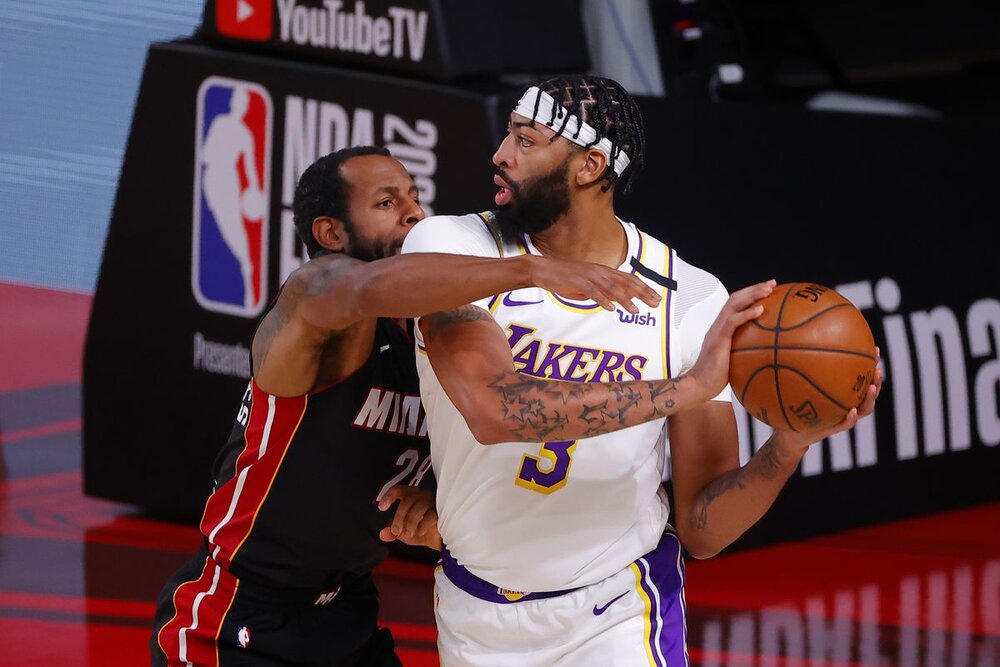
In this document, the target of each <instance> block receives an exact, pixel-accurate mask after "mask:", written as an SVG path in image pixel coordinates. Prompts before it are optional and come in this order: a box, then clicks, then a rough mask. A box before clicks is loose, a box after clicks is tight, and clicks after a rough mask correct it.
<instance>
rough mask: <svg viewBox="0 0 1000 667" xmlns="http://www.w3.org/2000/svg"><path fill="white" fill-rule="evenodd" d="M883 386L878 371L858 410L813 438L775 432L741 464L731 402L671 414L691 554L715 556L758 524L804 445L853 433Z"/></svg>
mask: <svg viewBox="0 0 1000 667" xmlns="http://www.w3.org/2000/svg"><path fill="white" fill-rule="evenodd" d="M881 388H882V371H881V370H880V369H879V370H876V373H875V379H874V380H873V382H872V384H871V386H869V387H868V393H867V394H866V395H865V399H864V401H863V402H862V403H861V406H860V407H859V408H856V409H853V410H851V411H850V412H849V413H848V414H847V416H846V417H844V419H843V421H841V422H840V423H839V424H836V425H834V426H831V427H830V428H827V429H824V430H820V431H813V432H810V433H798V432H795V431H783V430H776V431H775V432H774V434H773V435H772V436H771V437H770V438H768V440H767V442H765V443H764V445H763V446H762V447H761V448H760V449H759V450H757V452H756V453H755V454H754V455H753V456H752V457H750V460H749V461H747V463H746V465H743V466H740V464H739V441H738V436H737V431H736V418H735V414H734V412H733V407H732V404H731V403H730V402H728V401H709V402H708V403H706V404H705V405H703V406H700V407H698V408H695V409H692V410H688V411H686V412H683V413H678V414H676V415H673V416H672V417H671V418H670V420H669V425H668V428H669V432H670V458H671V466H672V476H671V479H672V483H673V490H674V511H675V513H676V517H675V524H676V528H677V532H678V533H679V535H680V538H681V543H682V544H683V545H684V548H685V549H687V551H688V553H690V554H691V555H692V556H694V557H695V558H709V557H710V556H714V555H715V554H717V553H719V552H720V551H721V550H722V549H724V548H726V547H727V546H729V545H730V544H732V543H733V542H734V541H735V540H736V539H737V538H738V537H739V536H740V535H742V534H743V533H744V532H746V531H747V529H749V528H750V526H752V525H754V524H755V523H757V521H758V520H759V519H760V518H761V517H762V516H763V515H764V513H765V512H766V511H767V510H768V508H770V507H771V505H772V504H773V503H774V500H775V499H776V498H777V497H778V493H779V492H780V491H781V489H782V488H783V487H784V485H785V483H786V482H787V481H788V478H789V477H791V475H792V473H793V472H794V471H795V468H796V467H797V466H798V464H799V461H801V460H802V457H803V456H804V455H805V453H806V451H807V450H808V449H809V446H810V445H812V444H813V443H816V442H819V441H820V440H822V439H824V438H828V437H830V436H831V435H833V434H835V433H839V432H841V431H846V430H848V429H851V428H854V425H855V424H857V422H858V419H860V418H861V417H866V416H868V415H870V414H871V413H872V411H873V410H874V409H875V400H876V399H877V398H878V394H879V392H880V391H881Z"/></svg>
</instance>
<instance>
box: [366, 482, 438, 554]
mask: <svg viewBox="0 0 1000 667" xmlns="http://www.w3.org/2000/svg"><path fill="white" fill-rule="evenodd" d="M396 501H399V505H398V506H397V507H396V513H395V515H394V516H393V517H392V521H391V522H390V523H389V525H388V526H386V527H385V528H383V529H382V530H381V531H380V532H379V538H380V539H381V540H382V541H383V542H392V541H394V540H399V541H400V542H403V543H405V544H409V545H411V546H424V547H429V548H431V549H437V550H439V551H440V549H441V534H440V533H439V532H438V529H437V522H438V515H437V510H436V509H435V507H434V493H433V492H431V491H426V490H424V489H420V488H417V487H415V486H407V485H405V484H397V485H395V486H393V487H392V488H390V489H389V490H388V491H386V492H385V494H384V495H383V496H382V497H381V498H380V499H379V501H378V508H379V509H380V510H382V511H383V512H385V511H388V510H389V508H391V507H392V506H393V504H394V503H396Z"/></svg>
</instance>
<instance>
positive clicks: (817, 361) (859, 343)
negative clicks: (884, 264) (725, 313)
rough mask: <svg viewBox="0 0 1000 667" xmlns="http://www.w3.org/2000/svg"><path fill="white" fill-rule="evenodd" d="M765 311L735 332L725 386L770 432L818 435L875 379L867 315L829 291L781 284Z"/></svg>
mask: <svg viewBox="0 0 1000 667" xmlns="http://www.w3.org/2000/svg"><path fill="white" fill-rule="evenodd" d="M758 303H760V304H761V305H763V306H764V312H763V313H761V316H760V317H759V318H757V319H756V320H751V321H749V322H747V323H745V324H743V325H741V326H740V327H739V328H737V329H736V333H735V334H734V335H733V346H732V354H731V356H730V363H729V384H730V386H731V387H732V390H733V394H734V395H735V396H736V399H737V400H738V401H739V402H740V403H741V404H742V405H743V407H744V408H746V409H747V412H749V413H750V414H751V415H753V416H754V417H756V418H757V419H759V420H761V421H762V422H764V423H765V424H768V425H769V426H771V427H773V428H778V429H785V430H793V431H801V432H805V431H815V430H817V429H821V428H825V427H827V426H832V425H833V424H836V423H838V422H839V421H840V420H842V419H843V418H844V416H845V415H846V414H847V413H848V412H850V410H851V408H856V407H858V406H859V405H860V404H861V401H862V400H863V399H864V397H865V393H866V392H867V390H868V385H869V384H871V382H872V378H874V376H875V363H876V358H875V339H874V337H873V336H872V332H871V329H870V328H869V326H868V322H867V321H866V320H865V317H864V315H862V314H861V311H859V310H858V309H857V308H856V307H855V306H854V304H852V303H851V302H850V301H848V300H847V299H845V298H844V297H843V296H842V295H841V294H839V293H838V292H836V291H835V290H833V289H831V288H829V287H823V286H822V285H816V284H814V283H784V284H781V285H778V286H776V287H775V288H774V291H773V292H771V294H770V296H768V297H766V298H764V299H762V300H761V301H759V302H758Z"/></svg>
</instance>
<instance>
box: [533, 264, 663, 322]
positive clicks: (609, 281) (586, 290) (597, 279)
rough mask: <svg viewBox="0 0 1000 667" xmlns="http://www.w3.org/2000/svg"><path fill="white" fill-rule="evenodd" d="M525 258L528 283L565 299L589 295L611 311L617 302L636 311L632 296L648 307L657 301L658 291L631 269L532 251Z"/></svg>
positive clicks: (656, 303) (583, 297)
mask: <svg viewBox="0 0 1000 667" xmlns="http://www.w3.org/2000/svg"><path fill="white" fill-rule="evenodd" d="M526 259H527V260H528V261H530V262H531V264H530V267H531V268H530V276H531V278H530V280H531V284H532V285H535V286H536V287H541V288H542V289H544V290H546V291H549V292H553V293H555V294H558V295H560V296H564V297H566V298H568V299H574V300H577V301H582V300H586V299H592V300H593V301H595V302H597V304H598V305H600V306H601V307H602V308H604V309H605V310H611V311H613V310H614V309H615V304H618V305H620V306H621V307H622V308H624V309H625V310H627V311H628V312H630V313H638V312H639V309H638V308H637V307H636V305H635V304H634V303H633V302H632V300H633V299H640V300H641V301H643V302H644V303H646V304H647V305H649V306H650V307H652V308H655V307H656V306H658V305H660V299H661V296H660V293H659V292H657V291H656V290H654V289H652V288H650V286H649V285H647V284H646V283H645V282H643V281H642V280H641V279H640V278H638V277H637V276H635V275H633V274H631V273H625V272H624V271H619V270H617V269H612V268H611V267H608V266H604V265H603V264H595V263H593V262H575V261H568V260H562V259H554V258H552V257H536V256H533V255H528V256H526Z"/></svg>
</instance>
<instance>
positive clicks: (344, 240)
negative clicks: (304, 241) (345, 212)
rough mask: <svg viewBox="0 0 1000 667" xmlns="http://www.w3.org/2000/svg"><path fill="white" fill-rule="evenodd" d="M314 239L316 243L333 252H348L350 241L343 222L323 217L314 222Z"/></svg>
mask: <svg viewBox="0 0 1000 667" xmlns="http://www.w3.org/2000/svg"><path fill="white" fill-rule="evenodd" d="M312 232H313V237H314V238H315V239H316V242H317V243H319V244H320V245H321V246H323V247H324V248H326V249H327V250H329V251H331V252H344V251H346V250H347V246H348V243H349V239H348V237H347V227H346V226H345V225H344V223H343V221H341V220H339V219H337V218H331V217H328V216H325V215H321V216H319V217H318V218H316V219H315V220H313V228H312Z"/></svg>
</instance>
